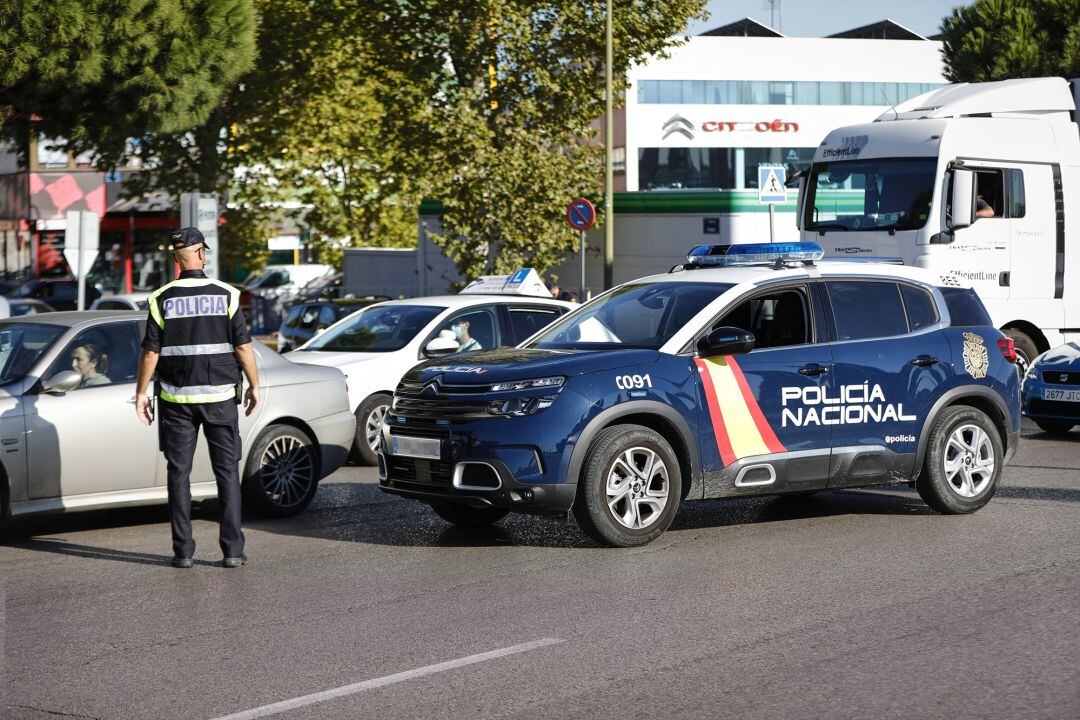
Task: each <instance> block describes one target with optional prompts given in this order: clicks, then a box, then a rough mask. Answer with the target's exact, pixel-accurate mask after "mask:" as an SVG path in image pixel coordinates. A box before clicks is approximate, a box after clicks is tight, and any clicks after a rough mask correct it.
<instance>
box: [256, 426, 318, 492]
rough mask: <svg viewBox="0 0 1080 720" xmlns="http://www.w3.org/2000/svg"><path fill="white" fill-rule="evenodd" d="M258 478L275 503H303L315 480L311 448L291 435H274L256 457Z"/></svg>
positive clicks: (264, 490)
mask: <svg viewBox="0 0 1080 720" xmlns="http://www.w3.org/2000/svg"><path fill="white" fill-rule="evenodd" d="M259 479H260V481H261V482H262V487H263V492H265V493H266V496H267V497H268V498H270V500H271V502H273V503H274V504H275V505H277V506H279V507H282V508H288V507H292V506H294V505H297V504H299V503H301V502H303V500H304V498H305V497H307V495H308V493H309V492H310V491H311V487H312V485H314V484H315V482H316V479H315V461H314V459H313V458H312V456H311V448H310V447H308V446H307V445H305V444H304V443H303V442H301V441H300V439H299V438H296V437H293V436H291V435H283V436H282V437H279V438H275V439H274V440H273V441H272V442H271V443H270V444H269V445H268V446H267V447H266V450H264V451H263V454H262V457H261V458H259Z"/></svg>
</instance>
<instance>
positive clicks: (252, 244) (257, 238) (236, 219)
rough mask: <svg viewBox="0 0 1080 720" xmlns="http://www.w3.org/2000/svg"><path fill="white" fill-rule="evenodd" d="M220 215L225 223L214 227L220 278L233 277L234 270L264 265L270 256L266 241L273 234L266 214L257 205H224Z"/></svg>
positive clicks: (235, 274) (235, 272) (235, 273)
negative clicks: (216, 234) (253, 206)
mask: <svg viewBox="0 0 1080 720" xmlns="http://www.w3.org/2000/svg"><path fill="white" fill-rule="evenodd" d="M224 218H225V223H224V224H223V225H221V226H220V227H219V228H218V242H219V243H220V245H221V248H220V250H219V256H218V263H219V264H220V265H221V270H222V272H221V277H222V278H223V279H225V278H235V277H237V275H238V271H241V270H245V269H246V270H251V269H256V268H261V267H263V266H264V265H266V260H267V258H269V257H270V250H268V249H267V241H268V240H269V239H270V238H271V237H272V236H273V234H274V228H273V224H272V223H271V222H270V220H269V216H268V215H267V213H265V212H260V211H259V209H258V208H252V207H248V206H234V207H229V208H226V210H225V212H224Z"/></svg>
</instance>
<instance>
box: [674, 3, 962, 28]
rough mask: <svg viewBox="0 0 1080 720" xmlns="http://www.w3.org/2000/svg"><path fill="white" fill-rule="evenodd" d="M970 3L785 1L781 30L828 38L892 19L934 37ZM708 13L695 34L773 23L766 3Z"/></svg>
mask: <svg viewBox="0 0 1080 720" xmlns="http://www.w3.org/2000/svg"><path fill="white" fill-rule="evenodd" d="M966 4H968V3H967V2H964V1H963V0H891V2H884V1H883V0H781V2H780V6H781V10H782V14H783V26H782V28H777V29H779V30H781V32H783V33H784V34H785V35H789V36H796V37H824V36H825V35H830V34H832V33H835V32H840V31H841V30H850V29H851V28H855V27H859V26H860V25H867V24H869V23H872V22H875V21H878V20H884V19H886V18H889V19H891V20H895V21H896V22H898V23H900V24H901V25H903V26H904V27H907V28H910V29H911V30H913V31H915V32H917V33H919V34H920V35H924V36H925V35H933V34H935V33H937V32H938V29H939V27H940V25H941V19H942V18H943V17H945V16H946V15H948V14H949V11H950V10H952V8H953V7H955V6H957V5H966ZM708 10H709V19H708V20H706V21H704V22H694V23H691V24H690V27H689V28H688V31H689V33H690V34H691V35H695V34H697V33H700V32H702V31H704V30H708V29H710V28H714V27H718V26H720V25H726V24H727V23H729V22H733V21H735V20H740V19H742V18H744V17H752V18H754V19H755V20H757V21H759V22H762V23H765V24H766V25H769V24H770V21H769V18H770V10H769V3H768V2H767V1H766V0H711V2H709V4H708Z"/></svg>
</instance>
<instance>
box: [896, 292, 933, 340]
mask: <svg viewBox="0 0 1080 720" xmlns="http://www.w3.org/2000/svg"><path fill="white" fill-rule="evenodd" d="M900 294H901V295H903V297H904V309H906V310H907V319H908V326H909V327H910V328H911V329H912V330H913V331H914V330H918V329H919V328H924V327H928V326H930V325H933V324H934V323H936V322H937V321H938V313H937V306H936V305H935V304H934V296H933V295H931V294H930V293H928V292H927V291H926V290H924V289H922V288H917V287H915V286H913V285H901V286H900Z"/></svg>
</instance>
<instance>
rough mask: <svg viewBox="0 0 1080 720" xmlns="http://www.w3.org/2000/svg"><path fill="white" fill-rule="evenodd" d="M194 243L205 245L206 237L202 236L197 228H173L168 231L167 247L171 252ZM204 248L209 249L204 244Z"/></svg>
mask: <svg viewBox="0 0 1080 720" xmlns="http://www.w3.org/2000/svg"><path fill="white" fill-rule="evenodd" d="M196 245H203V246H206V239H205V238H204V237H203V234H202V233H201V232H199V229H198V228H193V227H186V228H180V229H179V230H174V231H173V232H171V233H169V245H168V249H169V250H171V251H172V252H176V251H177V250H183V249H184V248H189V247H194V246H196ZM206 249H207V250H209V249H210V248H209V246H206Z"/></svg>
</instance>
